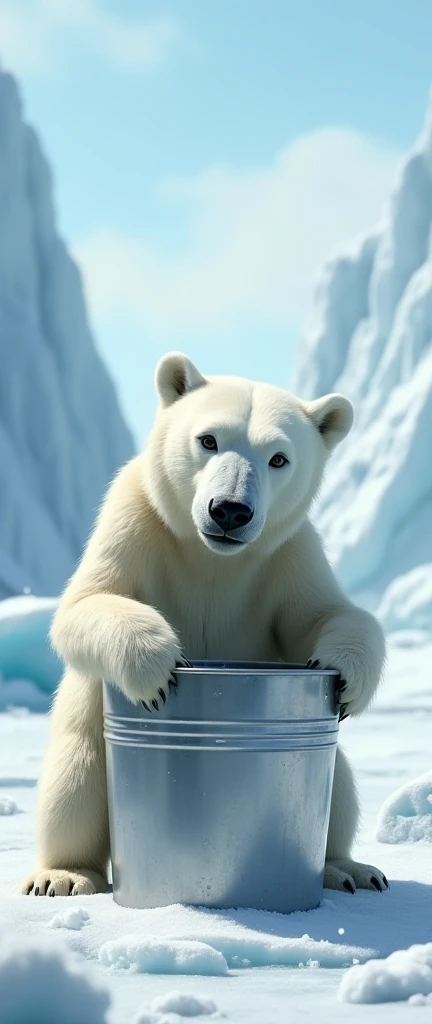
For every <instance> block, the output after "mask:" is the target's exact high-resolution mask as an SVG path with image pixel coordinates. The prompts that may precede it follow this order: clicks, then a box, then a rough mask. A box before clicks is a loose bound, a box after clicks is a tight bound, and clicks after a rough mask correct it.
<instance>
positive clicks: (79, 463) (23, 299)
mask: <svg viewBox="0 0 432 1024" xmlns="http://www.w3.org/2000/svg"><path fill="white" fill-rule="evenodd" d="M132 453H133V442H132V437H131V434H130V432H129V430H128V428H127V426H126V424H125V423H124V420H123V418H122V415H121V412H120V409H119V405H118V401H117V397H116V392H115V389H114V386H113V383H112V381H111V380H110V377H109V376H108V373H107V371H106V369H105V367H104V365H103V363H102V361H101V359H100V357H99V355H98V353H97V351H96V348H95V345H94V342H93V339H92V335H91V331H90V328H89V324H88V320H87V315H86V309H85V304H84V299H83V291H82V285H81V278H80V274H79V271H78V269H77V267H76V265H75V263H74V262H73V260H72V259H71V257H70V256H69V254H68V251H67V249H66V247H65V245H64V243H63V241H62V240H61V238H59V236H58V234H57V231H56V224H55V213H54V209H53V198H52V183H51V175H50V170H49V167H48V165H47V162H46V160H45V157H44V155H43V153H42V151H41V147H40V145H39V142H38V139H37V136H36V135H35V133H34V131H33V130H32V129H31V128H30V127H29V126H28V125H27V124H25V123H24V121H23V119H22V114H21V106H20V100H19V95H18V91H17V88H16V85H15V82H14V80H13V78H12V77H11V76H10V75H7V74H2V73H0V597H4V596H6V595H8V594H13V593H18V592H20V591H21V592H22V591H23V590H24V589H25V588H28V587H30V588H31V589H32V590H34V592H35V593H39V594H56V593H57V592H58V591H59V589H60V588H61V586H62V584H63V583H64V581H65V579H66V577H67V576H68V574H69V573H70V572H71V571H72V569H73V566H74V563H75V562H76V559H77V558H78V556H79V554H80V551H81V549H82V545H83V543H84V541H85V540H86V537H87V535H88V532H89V529H90V527H91V524H92V521H93V518H94V515H95V511H96V509H97V507H98V505H99V503H100V499H101V496H102V493H103V491H104V489H105V487H106V485H107V483H108V481H109V479H110V478H111V477H112V475H113V474H114V472H115V470H116V469H117V468H118V466H119V465H120V464H121V463H122V462H124V461H125V460H126V459H127V458H128V457H129V456H130V455H131V454H132Z"/></svg>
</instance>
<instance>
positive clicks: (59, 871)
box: [22, 670, 109, 896]
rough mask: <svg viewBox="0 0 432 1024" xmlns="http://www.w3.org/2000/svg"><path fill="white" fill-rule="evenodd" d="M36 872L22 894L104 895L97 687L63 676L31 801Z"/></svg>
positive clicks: (105, 836) (105, 838) (105, 843)
mask: <svg viewBox="0 0 432 1024" xmlns="http://www.w3.org/2000/svg"><path fill="white" fill-rule="evenodd" d="M37 825H38V839H37V845H38V856H37V862H38V867H37V868H36V870H35V871H33V872H32V874H31V875H30V876H29V877H28V878H27V879H26V880H25V882H24V884H23V886H22V892H23V893H24V894H25V895H33V896H70V895H73V896H78V895H79V896H83V895H89V894H92V893H95V892H105V891H106V889H107V884H108V883H107V866H108V858H109V831H108V810H107V792H106V775H105V748H104V738H103V718H102V686H101V683H100V682H99V683H98V682H97V681H96V680H92V679H86V678H85V677H83V676H80V675H78V674H77V673H76V672H73V671H72V670H69V671H67V672H66V674H65V676H64V678H63V680H62V682H61V684H60V686H59V689H58V692H57V695H56V700H55V705H54V709H53V713H52V721H51V735H50V741H49V746H48V752H47V755H46V759H45V763H44V766H43V770H42V775H41V779H40V783H39V794H38V822H37Z"/></svg>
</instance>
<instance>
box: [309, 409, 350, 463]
mask: <svg viewBox="0 0 432 1024" xmlns="http://www.w3.org/2000/svg"><path fill="white" fill-rule="evenodd" d="M305 409H306V414H307V415H308V416H309V418H310V419H311V420H312V422H313V423H315V426H316V427H317V429H318V430H319V432H320V434H321V436H322V439H323V441H324V444H325V446H326V448H327V449H328V451H330V452H331V451H333V448H336V445H338V444H339V443H340V442H341V441H343V439H344V437H346V436H347V434H349V432H350V430H351V427H352V425H353V420H354V409H353V407H352V405H351V402H350V401H349V399H348V398H345V396H344V395H325V396H324V398H317V400H316V401H315V402H307V403H306V404H305Z"/></svg>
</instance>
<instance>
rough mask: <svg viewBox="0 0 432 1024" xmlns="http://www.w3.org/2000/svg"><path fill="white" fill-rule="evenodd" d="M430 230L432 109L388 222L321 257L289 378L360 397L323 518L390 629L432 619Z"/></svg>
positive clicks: (366, 598) (356, 586)
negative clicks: (310, 306) (306, 323)
mask: <svg viewBox="0 0 432 1024" xmlns="http://www.w3.org/2000/svg"><path fill="white" fill-rule="evenodd" d="M431 229H432V117H431V118H430V119H429V121H428V123H427V125H426V128H425V130H424V133H423V135H422V136H421V138H420V140H419V142H418V144H417V146H416V147H415V149H414V151H413V152H412V153H411V154H410V156H409V157H408V159H407V160H406V162H405V164H404V166H403V167H402V168H401V171H400V174H399V177H398V180H397V182H396V186H395V188H394V191H393V194H392V196H391V199H390V203H389V207H388V209H387V211H385V215H384V219H383V222H382V224H381V225H379V227H378V228H377V230H375V231H373V232H371V233H370V235H368V236H366V237H365V238H363V239H361V240H359V241H358V242H357V243H355V244H354V245H353V246H352V247H351V248H349V249H347V250H346V251H345V252H343V253H341V254H339V255H337V256H336V257H335V258H333V259H331V260H330V261H329V262H328V264H327V266H326V267H325V268H324V272H323V274H322V276H321V280H320V281H319V284H318V287H317V293H316V300H315V309H314V312H313V316H312V318H311V321H310V323H309V326H308V329H307V330H306V333H305V337H304V338H303V339H302V344H301V346H300V352H301V357H300V361H299V364H298V366H297V368H296V372H295V374H294V377H293V379H292V380H291V382H290V383H291V386H292V388H293V390H294V391H296V392H297V393H298V394H300V395H301V396H302V397H305V398H314V397H318V396H320V395H322V394H325V393H327V392H330V391H341V392H343V393H345V394H347V395H348V396H349V397H350V398H351V399H352V401H353V402H354V406H355V411H356V422H355V426H354V429H353V432H352V434H351V435H350V437H349V438H348V439H347V441H346V442H345V444H344V445H343V446H342V448H341V449H339V450H338V451H337V453H336V454H335V456H334V457H333V462H332V464H331V468H329V472H328V476H327V479H326V482H325V485H324V488H323V492H322V496H321V499H320V502H319V505H318V507H317V513H316V519H317V523H318V525H319V528H320V530H321V532H322V534H323V536H324V538H325V542H326V546H327V550H328V552H329V554H330V556H331V558H332V560H333V562H334V564H335V566H336V569H337V572H338V575H339V577H340V579H341V581H342V583H343V584H344V586H345V587H347V588H348V590H349V591H350V593H351V594H352V595H353V596H357V598H358V599H359V600H360V601H362V602H364V603H366V604H368V605H370V606H371V607H373V608H375V609H377V608H378V609H379V614H380V616H381V618H382V620H383V622H384V625H385V627H386V629H387V630H389V631H392V630H405V629H406V628H410V629H418V630H422V631H424V630H428V629H432V458H431V454H430V448H431V438H432V241H431V238H432V231H431Z"/></svg>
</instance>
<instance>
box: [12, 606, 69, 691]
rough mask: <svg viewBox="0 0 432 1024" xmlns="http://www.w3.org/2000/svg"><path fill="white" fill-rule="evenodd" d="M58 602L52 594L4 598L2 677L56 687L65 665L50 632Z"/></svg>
mask: <svg viewBox="0 0 432 1024" xmlns="http://www.w3.org/2000/svg"><path fill="white" fill-rule="evenodd" d="M57 604H58V601H57V599H56V598H52V597H50V598H42V597H24V596H21V597H11V598H9V599H8V600H6V601H0V676H1V678H2V680H5V681H6V682H7V681H8V680H17V679H21V680H22V679H25V680H27V681H30V682H32V683H34V685H35V686H37V687H38V688H39V689H40V690H43V691H45V692H46V693H50V692H52V690H54V689H55V687H56V686H57V683H58V681H59V679H60V676H61V672H62V665H61V662H60V661H59V659H58V658H57V656H56V655H55V654H54V651H53V650H52V647H51V645H50V641H49V635H48V634H49V630H50V626H51V619H52V617H53V614H54V612H55V610H56V608H57ZM0 695H1V689H0ZM0 699H1V697H0Z"/></svg>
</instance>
